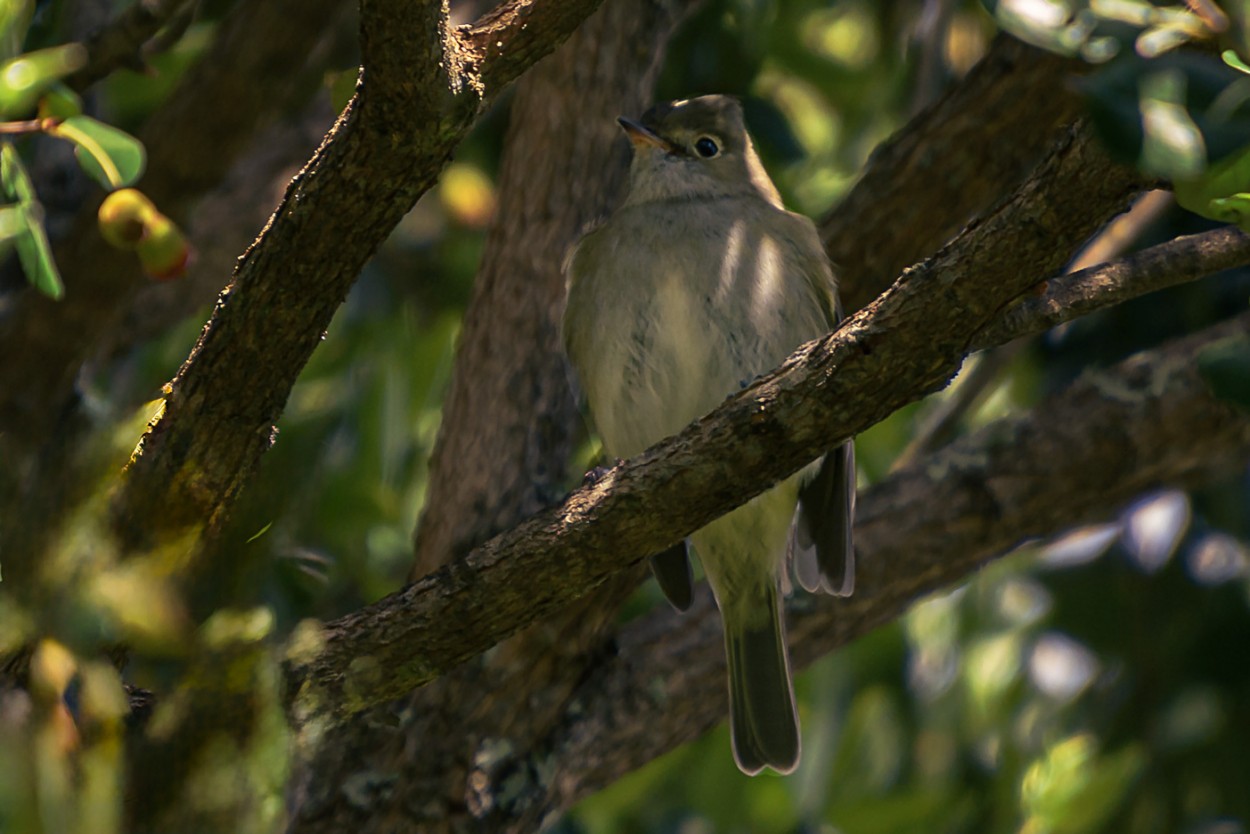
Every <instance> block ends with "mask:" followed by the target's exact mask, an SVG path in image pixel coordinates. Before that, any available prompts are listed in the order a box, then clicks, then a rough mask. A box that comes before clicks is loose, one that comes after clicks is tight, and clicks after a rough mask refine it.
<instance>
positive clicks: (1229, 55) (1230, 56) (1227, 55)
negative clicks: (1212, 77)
mask: <svg viewBox="0 0 1250 834" xmlns="http://www.w3.org/2000/svg"><path fill="white" fill-rule="evenodd" d="M1220 57H1221V58H1223V59H1224V63H1226V64H1228V65H1229V66H1230V67H1232V68H1233V69H1235V70H1237V71H1238V72H1244V73H1245V74H1246V75H1250V64H1247V63H1246V62H1245V61H1243V60H1241V56H1240V55H1238V54H1237V53H1236V52H1234V51H1233V50H1231V49H1225V50H1224V51H1223V52H1222V53H1220Z"/></svg>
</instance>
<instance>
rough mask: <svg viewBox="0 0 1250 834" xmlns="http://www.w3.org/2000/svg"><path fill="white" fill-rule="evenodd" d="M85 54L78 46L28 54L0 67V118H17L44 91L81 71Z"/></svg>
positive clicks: (32, 104)
mask: <svg viewBox="0 0 1250 834" xmlns="http://www.w3.org/2000/svg"><path fill="white" fill-rule="evenodd" d="M86 61H87V50H86V48H85V47H83V45H82V44H79V43H69V44H65V45H63V46H54V47H51V48H50V49H39V50H36V51H34V52H27V53H26V54H24V55H19V56H18V57H16V58H13V59H11V60H8V61H5V62H4V63H3V64H0V115H3V116H4V117H6V118H12V117H14V116H20V115H22V114H24V113H26V112H27V111H29V110H30V109H31V107H33V106H34V104H35V102H36V101H38V100H39V97H40V96H41V95H43V92H44V90H46V89H47V88H48V87H50V86H51V85H52V84H55V83H56V82H57V81H59V80H60V79H61V78H63V77H64V76H66V75H69V74H70V73H71V72H74V71H75V70H77V69H79V68H80V67H82V65H83V64H85V63H86Z"/></svg>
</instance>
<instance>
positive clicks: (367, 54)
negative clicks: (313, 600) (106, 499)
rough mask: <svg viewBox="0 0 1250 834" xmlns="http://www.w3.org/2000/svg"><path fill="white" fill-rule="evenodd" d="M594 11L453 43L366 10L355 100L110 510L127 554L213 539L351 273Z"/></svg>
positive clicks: (568, 6) (388, 8)
mask: <svg viewBox="0 0 1250 834" xmlns="http://www.w3.org/2000/svg"><path fill="white" fill-rule="evenodd" d="M596 5H597V3H595V2H594V1H593V0H584V1H583V2H576V3H573V2H566V3H551V2H519V1H518V2H513V3H509V4H505V5H504V6H501V7H500V8H499V9H497V10H496V11H495V12H493V13H492V14H491V15H489V16H488V17H489V19H484V20H483V21H481V22H479V23H478V24H475V25H473V26H469V27H461V28H460V29H457V30H452V29H451V28H450V27H449V26H448V23H447V9H446V4H445V3H444V4H438V3H432V2H425V3H408V2H401V0H377V2H370V3H365V4H363V5H362V7H361V51H362V54H363V55H364V67H363V69H362V72H361V80H360V82H359V84H358V87H357V93H356V96H355V97H354V98H353V100H352V102H351V103H350V104H349V105H348V106H347V108H346V109H345V110H344V112H343V114H342V115H341V116H340V117H339V120H338V122H337V123H336V124H335V126H334V128H333V129H332V130H331V132H330V134H329V135H328V136H327V137H326V140H325V142H324V143H323V144H322V146H321V147H320V148H319V149H318V151H317V153H316V154H315V155H314V157H313V158H312V160H310V161H309V163H308V165H307V166H306V167H305V168H304V170H303V171H302V172H301V173H300V174H299V175H298V176H297V177H296V178H295V179H294V180H293V181H292V183H291V185H290V187H289V188H288V190H287V193H286V195H285V197H284V198H283V201H282V203H281V204H280V205H279V207H278V209H277V210H276V212H275V213H274V215H273V217H272V218H271V219H270V222H269V224H268V225H267V226H266V227H265V229H264V231H263V232H262V233H261V236H260V237H259V238H258V239H257V240H256V242H255V243H254V244H253V245H252V246H251V247H250V248H249V249H248V251H247V252H246V253H245V254H244V256H243V258H242V259H241V260H240V262H239V266H238V268H237V269H236V272H235V277H234V280H233V282H232V283H231V285H230V286H229V287H227V289H226V290H224V291H223V292H222V294H221V297H220V298H219V300H218V304H217V308H216V310H215V311H214V313H213V317H212V319H211V320H210V321H209V323H208V325H207V326H206V327H205V329H204V332H203V334H202V335H201V337H200V341H199V343H198V344H197V345H196V347H195V349H194V351H193V352H192V355H191V357H190V358H189V359H188V360H187V362H186V363H185V364H184V365H183V367H182V369H181V370H180V371H179V373H178V376H177V377H176V378H175V379H174V381H173V382H172V383H171V385H170V387H169V389H168V392H167V394H166V397H165V404H164V410H163V413H162V415H161V416H160V417H159V419H157V420H155V421H154V422H153V425H152V426H151V427H150V428H149V430H148V432H147V433H146V434H145V436H144V438H143V440H142V441H141V443H140V446H139V448H138V450H137V452H136V457H135V459H134V461H133V462H132V464H131V466H130V468H129V470H128V473H127V477H126V478H125V480H124V482H123V485H122V489H121V491H120V493H119V495H118V500H117V502H116V503H115V512H114V517H115V519H116V530H117V534H118V537H119V539H120V541H121V546H122V549H123V550H145V549H154V548H157V547H159V546H160V544H161V543H164V544H172V546H174V547H176V548H178V549H186V548H188V546H189V547H190V549H192V550H195V549H196V548H197V547H198V543H197V542H196V540H197V539H199V538H200V537H201V536H205V537H208V538H211V536H212V535H213V534H214V533H215V532H216V531H217V530H218V529H219V525H220V523H221V522H222V521H223V520H224V518H225V514H226V512H227V510H228V508H229V506H230V504H231V503H232V501H233V500H234V498H235V497H236V496H237V494H238V492H239V490H240V489H241V488H242V486H243V485H244V483H246V481H247V479H248V477H249V476H250V475H251V473H252V472H253V470H254V469H255V467H256V465H257V463H258V462H259V460H260V458H261V456H262V455H263V454H264V453H265V451H266V450H267V449H268V448H269V446H270V444H271V443H272V442H273V436H274V432H275V426H274V424H275V421H276V420H277V418H278V415H279V414H280V413H281V411H282V408H283V406H284V405H285V402H286V398H287V395H288V394H289V393H290V390H291V386H292V385H293V384H294V381H295V378H296V377H297V376H298V374H299V371H300V370H301V369H302V368H303V366H304V364H305V363H306V362H307V360H308V358H309V356H310V355H311V353H312V351H313V349H314V348H315V347H316V346H317V344H318V343H319V342H320V340H321V335H322V333H324V331H325V328H326V326H327V325H328V324H329V322H330V319H331V317H332V316H333V314H334V311H335V310H336V309H337V308H338V306H339V304H341V303H342V301H343V299H344V297H345V296H346V294H347V290H348V289H349V288H350V286H351V284H352V283H353V282H354V280H355V279H356V276H357V275H358V274H359V271H360V268H361V267H362V266H363V265H364V263H365V262H366V261H367V260H368V258H369V256H370V255H372V253H373V252H374V250H375V249H376V248H377V246H378V244H379V243H380V242H381V241H382V240H383V239H384V238H385V237H386V235H387V234H389V233H390V231H391V229H392V228H394V226H395V224H396V223H397V222H398V221H399V219H400V218H401V217H402V216H403V214H404V213H405V212H406V211H407V210H408V209H409V208H411V207H412V205H413V203H414V202H415V201H416V199H417V197H419V196H420V195H421V194H422V193H423V192H424V191H425V190H426V189H428V188H429V187H430V186H431V185H432V184H433V183H434V181H435V179H436V177H437V175H438V173H439V171H440V170H441V169H442V167H443V165H444V164H445V163H446V161H447V159H448V158H449V156H450V154H451V152H452V150H453V149H454V148H455V146H456V144H457V143H458V142H459V140H460V139H461V138H462V137H463V136H464V134H465V133H466V132H467V131H468V129H469V128H470V127H471V126H472V124H473V123H474V121H475V120H476V118H477V116H478V115H479V114H480V113H481V111H482V109H483V108H484V107H485V105H486V104H487V102H488V101H490V100H491V99H493V98H494V97H495V96H496V95H498V93H499V92H500V90H501V89H502V87H503V86H504V85H505V84H506V83H508V82H509V81H511V80H512V79H514V78H515V77H517V76H518V75H519V74H520V73H521V72H523V71H524V70H525V69H528V68H529V66H530V65H532V64H533V63H534V62H535V61H536V60H538V59H539V58H540V57H542V56H543V55H545V54H546V53H547V52H549V51H550V50H551V49H553V48H554V47H555V45H556V44H558V43H559V42H560V41H562V40H563V39H564V38H565V37H567V35H568V34H569V33H570V32H571V31H572V29H573V28H575V27H576V25H577V24H578V23H580V22H581V21H582V20H583V19H584V18H585V16H586V15H588V14H589V13H590V12H591V11H592V10H593V8H594V7H595V6H596ZM401 136H402V137H403V139H402V141H400V139H399V137H401Z"/></svg>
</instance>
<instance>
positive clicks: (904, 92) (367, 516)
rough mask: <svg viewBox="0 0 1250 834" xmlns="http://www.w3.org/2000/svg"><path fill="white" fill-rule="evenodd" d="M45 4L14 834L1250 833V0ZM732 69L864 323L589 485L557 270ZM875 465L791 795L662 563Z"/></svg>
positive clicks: (31, 189)
mask: <svg viewBox="0 0 1250 834" xmlns="http://www.w3.org/2000/svg"><path fill="white" fill-rule="evenodd" d="M0 14H3V15H5V17H3V18H2V19H0V35H3V36H4V37H3V38H0V40H2V41H4V48H5V49H6V50H7V52H6V54H5V56H3V57H4V58H5V60H6V61H8V63H6V65H5V66H6V69H7V71H6V72H3V73H0V79H2V80H0V87H2V89H0V109H3V110H4V119H5V121H4V122H3V123H2V124H0V128H2V130H0V145H2V148H0V164H2V167H3V171H0V174H2V175H3V176H0V187H2V188H3V190H4V194H5V204H4V205H3V206H0V221H3V222H0V237H2V238H3V244H4V246H5V247H6V252H7V253H8V259H7V263H6V266H5V272H4V277H3V282H2V283H0V293H3V298H2V300H0V356H3V357H5V359H4V361H3V362H0V376H2V377H3V380H2V382H0V457H2V459H3V461H4V464H5V465H4V467H3V471H2V472H0V568H2V570H3V574H2V577H3V581H2V582H0V658H3V666H2V667H0V669H2V673H0V828H3V829H5V830H9V829H12V830H15V831H32V832H37V831H71V830H94V831H100V832H115V831H168V830H179V831H274V830H288V831H293V832H316V831H323V830H324V831H342V830H345V829H348V828H350V829H352V830H359V831H387V832H392V831H423V832H424V831H449V832H450V831H478V830H492V831H493V830H499V831H518V832H519V831H534V830H539V829H541V828H554V829H556V830H562V831H570V832H574V831H576V832H580V831H587V832H618V831H620V832H624V831H635V830H647V831H669V830H672V831H677V830H682V831H686V830H724V831H778V832H781V831H793V830H800V829H803V830H806V829H809V828H810V829H815V828H818V827H821V828H824V827H829V828H830V830H841V831H847V832H894V831H898V832H903V831H915V830H918V829H920V828H924V829H925V830H942V831H981V830H1013V829H1014V830H1019V831H1024V832H1030V834H1040V833H1041V832H1052V831H1053V832H1096V831H1111V830H1115V831H1130V832H1142V834H1149V832H1155V831H1160V832H1162V831H1179V830H1185V831H1196V832H1228V831H1240V830H1242V829H1243V828H1244V825H1245V821H1246V820H1247V819H1250V804H1248V802H1250V800H1248V799H1247V794H1246V791H1245V785H1246V784H1247V783H1250V772H1248V770H1247V767H1248V766H1247V764H1246V762H1245V756H1244V750H1245V748H1246V745H1247V744H1248V743H1250V712H1247V709H1246V704H1247V703H1250V668H1248V667H1247V665H1246V663H1245V662H1244V660H1243V659H1242V657H1241V656H1242V655H1243V654H1244V646H1245V644H1246V641H1247V639H1248V638H1250V610H1248V605H1250V595H1248V594H1247V590H1248V589H1250V585H1248V584H1247V583H1248V580H1250V552H1248V551H1247V546H1248V545H1247V542H1248V541H1250V527H1248V526H1247V513H1246V507H1247V506H1248V504H1247V499H1248V497H1250V496H1248V494H1247V489H1248V488H1250V483H1248V482H1247V467H1246V460H1247V452H1248V451H1250V411H1247V409H1248V408H1250V393H1248V388H1247V383H1246V380H1248V379H1250V335H1248V325H1250V312H1247V310H1246V303H1247V296H1248V294H1250V273H1248V272H1247V269H1246V267H1247V264H1250V236H1247V234H1246V232H1244V231H1242V230H1241V229H1239V228H1238V225H1240V226H1241V228H1247V227H1250V208H1247V201H1248V198H1247V194H1250V174H1247V173H1246V170H1245V169H1246V160H1248V159H1250V151H1248V150H1247V149H1248V148H1250V145H1247V142H1248V141H1250V96H1248V95H1247V94H1246V90H1247V89H1248V88H1250V66H1247V57H1250V51H1248V50H1247V48H1246V46H1247V41H1246V37H1247V36H1246V32H1247V28H1246V23H1247V16H1248V15H1250V7H1247V5H1246V4H1244V3H1234V2H1226V3H1220V4H1216V3H1213V2H1209V0H1203V2H1191V3H1187V4H1179V5H1176V6H1168V5H1166V4H1163V3H1158V4H1151V3H1146V2H1136V0H1131V2H1126V3H1123V4H1119V5H1113V4H1088V5H1087V4H1084V3H1069V4H1060V3H1036V4H1029V3H1019V2H1000V3H994V4H982V3H978V2H971V0H969V2H961V1H958V0H907V2H900V3H894V4H874V3H868V2H860V0H837V2H833V3H827V2H817V0H764V2H756V1H755V0H703V2H684V1H683V0H602V2H595V1H594V0H564V1H563V2H552V1H551V0H507V2H502V3H500V4H499V5H497V6H492V5H491V4H489V3H484V2H470V0H464V1H463V2H457V3H451V4H448V3H433V2H411V0H408V2H399V1H398V0H368V2H362V3H361V4H360V5H359V7H358V8H357V7H355V6H352V5H350V4H342V3H325V2H321V0H301V2H293V0H269V2H263V3H231V2H206V3H200V2H192V0H140V2H136V3H131V4H123V3H114V2H110V1H109V0H53V1H52V2H48V3H40V4H35V3H20V2H19V3H13V4H10V6H9V7H8V8H7V9H6V10H4V11H0ZM32 79H33V80H32ZM707 92H719V93H729V94H733V95H737V96H739V97H740V99H741V100H742V102H743V106H744V110H745V113H746V116H747V121H748V125H749V127H750V129H751V131H752V133H753V135H754V136H755V139H756V141H757V144H758V145H759V148H760V151H761V154H762V156H763V158H764V161H765V164H766V166H767V167H768V168H769V171H770V174H771V175H772V176H773V179H774V180H775V181H776V182H777V184H778V186H779V188H780V189H781V191H782V192H783V196H784V197H785V199H786V202H787V204H788V205H790V206H791V207H792V208H794V209H796V210H800V211H803V212H805V213H807V214H810V215H811V216H813V217H814V218H816V219H817V221H818V227H819V229H820V232H821V236H822V240H823V242H824V244H825V246H826V248H827V251H828V253H829V255H830V257H831V258H832V259H833V261H834V263H835V264H836V266H837V273H838V278H839V285H840V292H841V297H842V301H843V305H844V307H845V308H846V311H847V314H848V315H847V318H846V319H845V320H844V321H843V323H842V324H841V326H839V328H838V329H837V330H836V331H835V332H833V333H830V334H829V335H828V336H826V337H825V338H823V339H820V340H817V341H815V342H812V343H809V344H807V345H804V346H803V347H801V348H800V349H799V350H798V351H797V352H796V353H795V354H794V355H793V356H791V357H790V358H789V359H788V360H787V361H786V362H785V363H784V364H783V365H782V366H781V367H780V368H778V369H777V370H775V371H774V372H772V373H770V374H767V375H765V376H764V377H761V378H760V379H757V380H754V381H753V382H752V383H751V384H749V385H748V386H746V387H745V388H744V389H743V390H742V391H741V392H739V393H737V394H735V395H734V396H731V397H729V398H728V399H727V400H726V401H725V402H724V403H723V404H722V405H721V406H720V407H718V408H717V409H716V410H715V411H714V412H713V413H711V414H710V415H708V416H706V417H704V418H702V419H700V420H698V421H696V422H695V423H693V424H691V425H690V426H688V427H687V428H686V429H685V430H683V431H682V432H681V433H680V434H678V435H676V436H674V437H671V438H668V439H666V440H664V441H662V442H661V443H659V444H657V445H656V446H654V447H652V448H651V449H649V450H648V451H647V452H645V453H644V454H642V455H640V456H639V457H637V458H635V459H632V460H629V461H623V462H619V463H617V464H616V465H615V466H613V467H612V468H611V469H610V470H608V471H607V474H606V475H604V476H602V477H600V478H598V479H596V480H595V481H594V483H593V484H590V483H588V484H584V485H583V484H582V483H581V473H582V472H584V471H585V470H586V469H588V468H589V467H591V466H593V465H595V464H596V463H598V462H600V461H599V451H598V445H597V441H596V440H595V438H594V436H593V433H591V432H590V431H588V429H587V427H586V424H585V421H584V420H583V417H582V415H581V413H580V410H579V405H578V400H577V392H576V389H575V387H574V384H573V383H572V382H571V380H570V378H569V375H568V372H567V368H566V363H565V360H564V357H563V356H562V354H561V351H560V347H559V338H558V322H559V316H560V311H561V308H562V304H563V292H564V285H563V278H562V276H561V261H562V259H563V256H564V253H565V252H566V251H567V249H568V247H569V245H570V244H571V243H572V242H573V241H574V240H576V238H577V237H578V235H579V234H580V233H581V232H582V231H583V230H585V229H586V228H587V227H588V226H589V225H591V224H593V223H594V222H596V221H597V220H599V219H601V218H602V217H604V216H605V215H606V213H607V212H609V211H610V210H611V209H612V207H613V206H614V205H615V204H616V201H617V200H618V199H619V196H620V191H621V188H622V184H623V180H624V172H625V169H626V165H627V160H628V148H627V143H626V142H625V140H624V139H623V138H622V137H621V136H620V134H619V131H618V129H617V127H616V123H615V117H616V116H617V115H621V114H625V115H637V114H638V113H640V112H642V110H643V109H645V108H646V107H647V106H648V105H649V103H651V102H652V101H656V100H663V99H670V98H678V97H686V96H690V95H696V94H700V93H707ZM850 437H856V438H857V448H858V455H859V461H860V472H859V479H860V492H859V507H858V515H857V519H856V542H857V545H856V546H857V550H858V560H859V563H860V570H859V576H858V582H857V589H856V593H855V595H854V596H852V597H851V598H849V599H844V600H843V599H836V600H834V599H817V598H813V597H809V596H806V595H803V594H797V595H795V596H793V597H791V598H790V599H789V600H788V603H787V621H788V627H789V636H788V639H789V641H790V644H791V650H792V653H793V656H794V661H795V663H796V665H797V666H798V667H800V668H804V669H806V670H807V671H806V672H805V673H803V674H802V675H801V676H800V678H799V681H798V688H799V700H800V710H801V712H802V713H803V714H804V740H803V746H804V751H805V752H804V761H803V764H802V766H801V768H800V769H799V771H798V772H797V773H796V774H795V775H793V776H792V777H789V778H786V779H780V778H768V777H763V778H758V779H754V780H748V779H746V778H745V777H742V776H741V775H740V774H738V773H737V771H736V770H735V769H734V767H733V764H732V759H731V757H730V754H729V747H728V739H727V736H726V733H725V731H724V729H723V728H722V727H721V726H720V725H721V724H722V723H723V720H724V717H725V713H726V693H725V684H724V675H725V670H724V660H723V654H722V649H721V637H720V631H719V622H718V616H717V614H716V611H715V606H714V603H713V602H712V600H711V598H710V594H708V593H707V592H706V589H702V590H701V591H700V594H699V595H698V597H697V599H696V601H695V604H694V606H693V607H692V610H691V611H689V612H687V613H685V614H681V615H679V614H677V613H675V612H673V611H672V610H670V609H669V608H668V606H666V605H665V604H664V603H663V602H662V601H661V598H660V596H659V593H658V591H657V590H656V589H655V588H654V587H653V583H651V582H649V581H644V579H645V577H644V573H643V568H642V566H643V565H644V564H645V560H646V557H647V556H648V555H650V554H652V553H654V552H657V551H659V550H661V549H662V548H665V547H667V546H668V545H670V544H672V543H674V542H676V541H679V540H680V539H681V538H683V537H684V536H687V535H688V534H689V533H690V532H691V531H693V530H695V529H698V528H699V527H700V526H702V525H704V524H706V523H707V522H708V521H710V520H712V519H714V518H716V517H718V516H719V515H721V514H723V513H725V512H726V511H728V510H730V509H732V508H733V507H735V506H738V505H739V504H741V503H743V502H744V501H746V500H748V499H749V498H751V497H752V496H754V495H756V494H758V493H759V492H760V491H762V490H764V489H767V488H768V487H769V486H770V485H771V484H773V483H776V482H777V481H778V480H780V479H782V478H784V477H786V476H788V475H789V474H791V473H793V472H795V471H797V470H798V469H799V468H801V467H802V466H804V465H805V464H806V463H808V462H809V461H810V460H812V459H813V458H814V457H816V456H818V455H819V454H821V452H822V451H823V450H825V449H828V448H832V447H833V446H835V445H836V444H838V443H841V442H842V441H844V440H845V439H847V438H850Z"/></svg>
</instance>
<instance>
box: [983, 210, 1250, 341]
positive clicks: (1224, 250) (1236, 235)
mask: <svg viewBox="0 0 1250 834" xmlns="http://www.w3.org/2000/svg"><path fill="white" fill-rule="evenodd" d="M1248 263H1250V235H1247V234H1246V233H1245V232H1243V231H1241V230H1240V229H1238V228H1237V227H1235V226H1224V227H1222V228H1219V229H1213V230H1211V231H1209V232H1202V233H1201V234H1196V235H1185V236H1184V237H1178V238H1176V239H1174V240H1170V241H1168V242H1167V243H1161V244H1159V245H1158V246H1152V247H1150V248H1149V249H1143V250H1142V251H1140V252H1135V253H1133V254H1132V255H1128V256H1127V257H1125V258H1123V259H1121V260H1118V261H1115V262H1113V263H1109V264H1103V265H1102V266H1096V267H1090V268H1089V269H1084V270H1081V271H1080V272H1074V273H1072V274H1070V275H1065V276H1063V277H1062V278H1056V279H1054V280H1052V281H1050V282H1048V284H1047V286H1046V291H1045V293H1043V294H1042V295H1040V296H1037V297H1032V298H1027V299H1025V300H1024V301H1021V302H1019V303H1018V304H1016V305H1015V306H1013V307H1011V308H1009V309H1008V310H1006V311H1005V312H1004V314H1003V315H1002V317H1000V318H999V319H998V320H997V321H995V322H993V323H992V324H990V325H989V326H988V327H986V328H985V329H984V330H982V331H981V332H979V333H978V334H977V335H976V336H975V337H974V339H973V342H972V346H973V347H974V348H984V347H990V346H992V345H995V344H1001V343H1003V342H1004V341H1006V340H1010V339H1017V338H1020V337H1021V336H1027V335H1030V334H1034V333H1039V332H1042V331H1045V330H1048V329H1050V328H1051V327H1054V326H1055V325H1058V324H1063V323H1064V322H1067V321H1071V320H1072V319H1075V318H1078V317H1080V316H1083V315H1087V314H1088V313H1092V312H1094V311H1095V310H1099V309H1102V308H1103V307H1110V306H1111V305H1113V304H1119V303H1121V302H1124V301H1127V300H1128V299H1130V298H1136V297H1137V296H1139V295H1145V294H1146V293H1151V292H1155V291H1157V290H1161V289H1164V288H1166V287H1171V286H1175V285H1177V284H1184V283H1186V282H1188V281H1194V280H1196V279H1198V278H1202V277H1204V276H1207V275H1212V274H1214V273H1216V272H1221V271H1223V270H1225V269H1232V268H1234V267H1239V266H1245V265H1246V264H1248Z"/></svg>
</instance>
